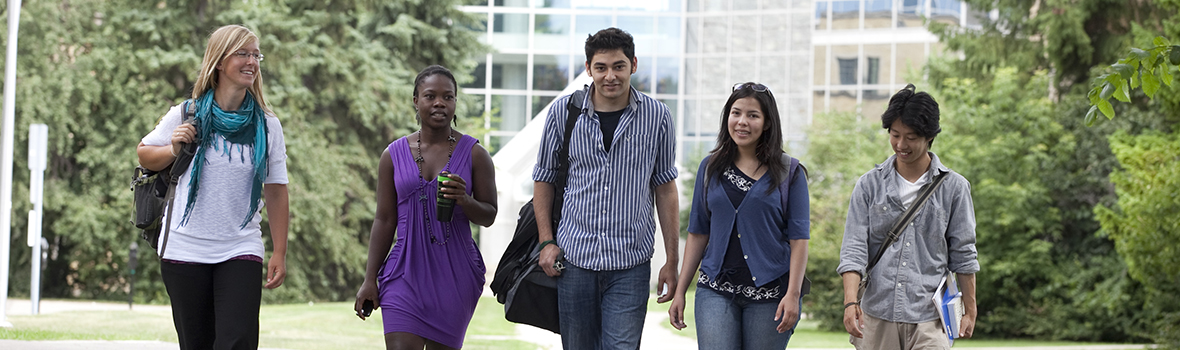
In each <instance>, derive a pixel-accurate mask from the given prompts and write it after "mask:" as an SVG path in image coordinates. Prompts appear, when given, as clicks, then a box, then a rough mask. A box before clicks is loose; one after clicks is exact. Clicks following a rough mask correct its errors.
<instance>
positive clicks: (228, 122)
mask: <svg viewBox="0 0 1180 350" xmlns="http://www.w3.org/2000/svg"><path fill="white" fill-rule="evenodd" d="M258 45H259V42H258V36H257V35H255V34H254V33H253V32H251V31H250V29H247V28H246V27H243V26H239V25H228V26H224V27H221V28H218V29H217V30H216V31H214V32H213V34H212V35H211V36H210V37H209V42H208V45H207V47H206V48H205V56H204V60H202V62H201V71H200V73H199V75H198V76H197V82H196V85H195V86H194V87H193V92H192V99H191V100H187V101H185V102H184V103H181V104H180V105H177V106H174V107H172V108H171V109H170V110H168V112H167V113H166V114H164V116H163V117H162V118H161V119H160V122H159V124H158V125H156V128H155V129H154V130H152V132H151V133H149V134H148V135H147V136H144V138H143V140H142V141H141V143H140V144H139V147H138V150H137V153H138V155H139V163H140V165H142V166H143V167H145V168H148V169H150V170H161V169H163V168H165V167H167V166H168V165H170V164H172V162H173V161H174V160H175V159H176V158H177V156H178V155H180V153H181V152H185V150H184V148H183V145H185V144H189V143H195V144H196V145H197V147H196V150H195V152H194V153H193V154H192V162H191V163H190V166H189V167H188V170H187V171H185V172H184V173H183V175H181V176H180V181H179V183H178V184H177V185H176V194H175V201H174V205H173V206H172V207H171V208H170V210H169V211H168V212H167V213H165V215H166V216H168V217H171V220H169V218H168V217H166V218H165V220H164V221H165V222H171V225H170V227H169V228H168V229H170V232H169V235H168V236H165V237H161V239H160V246H161V248H162V249H161V251H162V252H161V256H160V260H161V262H160V273H161V275H162V276H163V280H164V286H165V287H166V288H167V290H168V296H169V298H170V299H171V301H172V320H173V322H174V323H175V325H176V334H177V337H178V338H179V340H180V348H181V349H256V348H258V308H259V304H260V303H261V298H262V287H263V286H265V287H266V288H271V289H273V288H277V287H279V286H280V285H282V284H283V279H284V278H285V277H286V275H287V268H286V253H287V225H288V221H289V215H288V202H287V165H286V160H287V152H286V144H285V143H284V141H283V127H282V125H281V124H280V123H279V119H278V118H276V117H275V114H274V112H272V111H271V110H270V107H268V106H267V105H266V98H265V97H263V95H262V75H261V74H262V71H261V69H260V67H261V63H262V59H263V55H262V52H261V49H260V48H259V46H258ZM190 104H192V105H193V107H194V108H193V110H194V113H193V116H192V117H193V120H191V121H190V120H186V119H185V118H184V115H185V110H186V109H187V107H188V106H189V105H190ZM264 203H265V206H266V212H267V218H268V222H269V224H270V236H271V243H272V246H273V247H274V251H273V252H272V254H271V256H270V259H269V261H266V260H264V258H265V257H266V254H265V246H264V245H263V242H262V229H261V224H260V223H261V221H262V217H261V213H260V211H261V207H262V206H263V204H264ZM264 263H265V264H264ZM263 266H266V268H265V270H266V276H265V282H263V276H262V271H263Z"/></svg>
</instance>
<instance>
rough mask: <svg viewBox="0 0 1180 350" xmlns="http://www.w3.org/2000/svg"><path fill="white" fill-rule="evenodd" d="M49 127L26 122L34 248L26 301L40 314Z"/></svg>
mask: <svg viewBox="0 0 1180 350" xmlns="http://www.w3.org/2000/svg"><path fill="white" fill-rule="evenodd" d="M48 148H49V126H47V125H45V124H33V125H29V202H32V203H33V210H30V211H29V246H30V247H33V255H32V257H31V258H30V259H29V260H32V261H31V263H32V265H33V272H32V274H31V275H30V276H32V281H30V282H29V301H30V303H31V304H33V314H34V315H36V314H38V313H39V309H40V306H41V201H42V199H43V198H44V197H45V196H44V193H45V163H46V162H47V159H48V158H49V150H48Z"/></svg>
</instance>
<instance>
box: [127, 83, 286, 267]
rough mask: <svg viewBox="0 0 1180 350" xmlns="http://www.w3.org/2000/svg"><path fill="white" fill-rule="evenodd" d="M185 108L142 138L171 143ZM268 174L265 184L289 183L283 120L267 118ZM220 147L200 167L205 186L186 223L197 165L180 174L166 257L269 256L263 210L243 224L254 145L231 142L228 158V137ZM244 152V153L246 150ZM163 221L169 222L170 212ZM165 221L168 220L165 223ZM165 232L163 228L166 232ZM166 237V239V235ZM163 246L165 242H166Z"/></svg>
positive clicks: (204, 259)
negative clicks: (185, 216) (185, 217)
mask: <svg viewBox="0 0 1180 350" xmlns="http://www.w3.org/2000/svg"><path fill="white" fill-rule="evenodd" d="M182 106H183V103H182V104H181V105H177V106H173V107H172V108H171V109H169V110H168V113H167V114H165V115H164V117H163V118H161V119H160V123H159V124H157V125H156V128H155V129H154V130H152V132H151V133H149V134H148V135H147V136H144V137H143V139H142V140H141V142H143V144H144V145H148V146H166V145H171V144H172V137H171V136H172V131H173V130H175V129H176V127H177V126H179V125H180V122H181V116H182V115H183V111H182ZM266 125H267V131H268V135H267V142H266V144H267V148H268V149H267V152H268V158H267V159H268V160H269V161H268V164H267V168H268V170H269V171H268V174H267V177H266V180H264V181H263V183H267V184H286V183H287V145H286V142H284V140H283V126H282V124H280V123H279V118H276V117H274V116H272V115H267V116H266ZM215 137H217V139H215V140H213V142H215V143H217V146H218V147H219V149H218V148H210V149H208V150H206V151H205V161H206V163H205V165H204V168H203V169H202V171H201V186H200V189H199V190H198V191H200V195H198V196H197V202H196V204H195V205H194V206H193V211H192V213H190V214H189V219H188V222H187V223H186V224H185V225H183V226H182V225H181V224H180V222H181V220H182V218H183V217H184V208H185V206H186V204H187V203H188V198H189V197H188V191H189V180H190V178H191V177H192V166H191V165H190V166H189V168H188V169H187V170H186V171H185V172H184V174H183V175H181V176H180V182H179V183H177V185H176V195H175V196H176V199H175V203H174V204H173V209H172V210H171V212H170V213H166V214H165V215H172V216H173V219H172V231H171V232H170V233H169V234H168V249H167V250H165V254H166V255H167V256H164V257H162V258H166V259H171V260H178V261H186V262H195V263H204V264H215V263H220V262H223V261H226V260H229V259H230V258H233V257H236V256H241V255H247V254H249V255H256V256H258V257H265V255H264V253H265V247H264V246H263V245H262V229H261V226H260V225H259V223H260V222H261V221H262V215H261V208H262V206H263V205H264V203H260V205H259V206H258V208H259V211H258V212H255V213H254V218H253V219H252V220H251V221H250V223H249V224H247V225H246V227H244V228H243V227H241V225H242V221H243V220H246V212H247V211H248V210H250V189H251V187H252V186H253V181H251V177H253V176H254V166H253V165H252V164H251V163H250V159H251V154H250V152H251V151H250V148H249V147H244V146H241V145H234V144H231V145H232V147H231V150H230V152H229V155H228V156H227V155H226V153H225V147H224V145H225V138H224V137H221V136H220V135H216V136H215ZM242 152H245V154H242ZM164 220H168V218H167V216H165V218H164ZM165 222H166V221H165ZM162 234H163V231H161V235H162ZM161 238H162V237H161ZM160 244H161V245H163V244H164V243H163V242H162V241H161V242H160Z"/></svg>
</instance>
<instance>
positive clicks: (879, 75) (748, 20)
mask: <svg viewBox="0 0 1180 350" xmlns="http://www.w3.org/2000/svg"><path fill="white" fill-rule="evenodd" d="M463 10H464V11H466V12H468V13H472V14H475V15H477V16H480V17H482V18H483V21H484V22H485V23H486V24H487V25H486V28H487V30H486V33H484V34H483V35H481V36H480V40H481V41H482V42H484V43H486V44H489V45H490V46H491V47H492V48H493V49H494V52H492V53H489V54H487V55H485V56H484V57H481V58H479V63H478V66H477V67H476V68H475V70H474V71H473V72H472V74H473V75H474V76H475V79H474V81H473V82H471V83H469V84H466V85H464V86H463V87H464V89H463V92H464V93H465V94H466V95H468V96H471V97H472V98H475V99H477V100H478V101H479V102H480V104H482V109H477V110H475V111H473V114H474V115H473V116H476V117H479V116H482V117H483V118H484V122H485V126H486V127H488V128H490V129H491V130H492V131H491V132H490V133H489V136H488V137H487V139H486V140H484V142H485V144H486V145H489V146H490V147H491V148H492V149H493V150H496V149H500V147H501V146H502V145H504V144H506V143H507V142H508V141H509V140H511V139H512V138H513V137H514V136H515V135H516V134H517V133H518V132H520V131H521V130H522V129H523V128H524V126H525V125H526V124H527V123H528V122H530V121H531V120H533V119H534V118H537V116H538V115H541V116H543V114H542V112H544V109H545V108H546V106H547V105H548V104H549V102H551V101H553V99H555V98H556V97H558V96H559V95H560V93H561V91H562V90H563V89H565V88H566V86H567V85H569V84H570V83H571V82H572V81H573V79H574V78H575V77H576V76H577V75H579V74H581V73H582V71H583V70H585V68H584V62H585V59H586V57H585V53H584V51H583V43H584V42H585V40H586V37H587V36H588V35H590V34H593V33H594V32H597V31H598V30H600V29H603V28H607V27H612V26H613V27H618V28H621V29H623V30H625V31H627V32H629V33H631V35H632V36H634V37H635V48H636V52H635V54H636V57H637V58H638V60H639V64H638V71H637V72H636V73H635V75H633V76H632V78H631V82H632V86H634V87H635V88H636V89H639V90H640V91H642V92H644V93H647V94H648V95H651V96H652V97H654V98H656V99H659V100H660V101H663V102H664V103H665V104H667V105H668V107H669V108H670V109H671V111H672V113H673V116H674V117H675V119H676V122H677V125H676V128H677V132H678V136H677V140H678V141H679V142H680V144H679V145H678V146H679V147H677V152H678V153H679V154H678V157H679V159H680V160H681V161H682V162H683V161H685V160H688V159H689V158H694V157H699V156H700V154H702V152H707V151H709V150H710V149H712V147H713V145H714V144H715V142H716V137H717V133H718V131H719V130H720V126H721V125H720V120H721V112H722V111H721V109H722V107H723V106H724V104H725V100H726V98H727V97H728V96H729V93H730V91H731V87H732V86H733V84H735V83H739V82H747V81H755V82H759V83H762V84H764V85H766V86H768V87H770V89H771V90H772V91H773V93H774V95H775V97H776V98H777V100H778V101H777V102H778V107H779V112H780V114H781V116H782V118H783V131H784V138H785V139H786V141H787V142H791V143H801V142H802V141H803V139H804V131H803V129H804V128H803V127H802V126H804V125H808V124H810V123H811V118H812V115H813V114H815V113H822V112H840V111H853V112H858V113H862V114H863V115H865V116H869V117H876V116H879V115H880V113H881V112H882V111H883V110H884V107H885V104H886V103H887V102H888V98H889V96H891V95H892V93H893V92H895V91H896V90H898V89H900V88H901V87H902V86H904V85H905V83H906V82H907V81H913V80H917V79H920V78H921V75H920V74H921V72H920V68H921V67H922V65H923V64H925V62H926V58H927V57H928V56H929V55H930V54H931V53H932V52H936V51H937V50H939V49H940V47H939V44H938V38H937V37H935V36H934V35H933V34H931V33H930V32H929V31H927V30H926V29H925V28H924V27H923V24H924V23H923V20H924V19H929V20H932V21H940V22H946V23H952V24H958V25H964V26H967V25H972V24H973V23H972V19H971V16H968V8H967V6H966V5H965V4H962V3H961V2H959V1H952V0H650V1H635V0H492V1H486V2H481V3H478V4H477V5H472V6H464V7H463Z"/></svg>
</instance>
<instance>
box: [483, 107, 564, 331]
mask: <svg viewBox="0 0 1180 350" xmlns="http://www.w3.org/2000/svg"><path fill="white" fill-rule="evenodd" d="M585 98H586V93H585V92H584V91H582V90H578V91H574V93H573V95H571V97H570V99H569V103H568V104H566V110H567V115H566V119H565V135H564V138H563V139H562V141H561V148H558V150H557V180H556V182H555V183H554V184H553V209H552V210H551V212H552V213H553V215H552V217H553V230H554V232H556V231H557V223H558V221H560V220H561V206H562V203H564V202H563V199H564V197H565V185H566V180H567V178H568V177H569V165H570V164H569V163H570V162H569V146H570V138H571V136H572V135H573V131H574V124H575V123H577V121H578V116H579V115H581V114H582V101H583V100H584V99H585ZM537 235H538V233H537V216H536V214H535V213H534V212H533V201H532V200H529V202H528V203H525V204H524V206H522V207H521V208H520V216H518V217H517V219H516V232H515V233H513V235H512V241H511V242H509V243H508V248H507V249H505V250H504V255H503V256H501V257H500V263H499V264H497V265H496V274H495V276H493V277H492V283H491V284H490V285H489V287H490V288H491V290H492V293H493V294H495V295H496V301H498V302H500V303H501V304H504V318H505V319H507V320H508V321H512V322H515V323H523V324H527V325H532V326H536V327H539V328H543V329H547V330H549V331H551V332H553V333H558V334H560V333H561V328H560V323H559V322H560V320H559V318H558V314H557V279H556V278H554V277H549V275H546V274H545V271H544V270H542V269H541V268H540V267H539V266H538V263H537V262H538V261H539V260H540V254H541V251H540V249H538V248H539V247H537V245H538V242H537Z"/></svg>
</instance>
